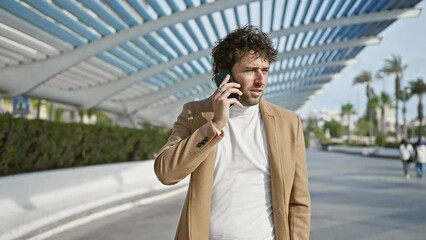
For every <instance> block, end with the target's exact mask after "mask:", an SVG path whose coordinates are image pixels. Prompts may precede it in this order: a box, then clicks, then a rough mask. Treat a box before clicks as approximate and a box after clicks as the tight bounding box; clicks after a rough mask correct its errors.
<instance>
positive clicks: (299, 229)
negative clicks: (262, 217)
mask: <svg viewBox="0 0 426 240" xmlns="http://www.w3.org/2000/svg"><path fill="white" fill-rule="evenodd" d="M295 148H296V149H295V153H296V154H295V157H296V159H295V160H296V166H295V175H294V181H293V187H292V191H291V195H290V201H289V216H288V218H289V227H290V236H291V239H293V240H305V239H306V240H307V239H309V233H310V220H311V198H310V194H309V189H308V173H307V166H306V151H305V140H304V137H303V127H302V124H301V121H300V118H299V119H298V124H297V137H296V143H295Z"/></svg>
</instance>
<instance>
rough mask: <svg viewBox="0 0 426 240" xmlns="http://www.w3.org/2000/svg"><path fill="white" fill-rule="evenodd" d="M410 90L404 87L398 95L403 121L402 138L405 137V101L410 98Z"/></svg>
mask: <svg viewBox="0 0 426 240" xmlns="http://www.w3.org/2000/svg"><path fill="white" fill-rule="evenodd" d="M411 96H412V94H411V89H410V88H409V87H405V88H404V89H401V92H400V93H399V100H400V101H402V120H403V126H404V129H403V130H404V131H403V136H404V138H406V137H407V118H406V113H407V107H406V105H407V101H408V100H409V99H410V98H411Z"/></svg>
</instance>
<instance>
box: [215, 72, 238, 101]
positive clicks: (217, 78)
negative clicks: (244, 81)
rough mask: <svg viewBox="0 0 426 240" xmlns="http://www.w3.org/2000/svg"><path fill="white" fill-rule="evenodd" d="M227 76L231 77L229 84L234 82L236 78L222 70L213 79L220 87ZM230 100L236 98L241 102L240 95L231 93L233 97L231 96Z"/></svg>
mask: <svg viewBox="0 0 426 240" xmlns="http://www.w3.org/2000/svg"><path fill="white" fill-rule="evenodd" d="M226 75H229V76H230V77H231V78H230V79H229V81H228V82H234V78H233V77H232V74H231V72H230V71H228V70H222V71H220V72H218V73H216V74H215V75H214V77H213V79H214V82H215V83H216V86H217V87H219V86H220V84H221V83H222V82H223V79H225V77H226ZM228 98H236V99H237V100H240V95H238V94H236V93H231V95H229V97H228Z"/></svg>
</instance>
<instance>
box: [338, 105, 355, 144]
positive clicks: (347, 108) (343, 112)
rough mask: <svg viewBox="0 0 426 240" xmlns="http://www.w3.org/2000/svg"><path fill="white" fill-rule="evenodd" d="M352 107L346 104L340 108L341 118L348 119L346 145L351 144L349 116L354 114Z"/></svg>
mask: <svg viewBox="0 0 426 240" xmlns="http://www.w3.org/2000/svg"><path fill="white" fill-rule="evenodd" d="M355 113H356V112H355V110H354V106H353V105H352V104H351V103H347V104H345V105H343V106H342V109H341V110H340V114H341V116H342V118H343V117H344V116H346V117H347V118H348V143H350V142H351V115H353V114H355Z"/></svg>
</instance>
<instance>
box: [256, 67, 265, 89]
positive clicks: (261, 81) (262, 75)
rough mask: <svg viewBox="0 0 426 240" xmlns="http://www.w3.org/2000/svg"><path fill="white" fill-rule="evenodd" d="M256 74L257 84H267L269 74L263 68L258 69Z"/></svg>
mask: <svg viewBox="0 0 426 240" xmlns="http://www.w3.org/2000/svg"><path fill="white" fill-rule="evenodd" d="M254 74H255V76H254V82H255V83H256V84H260V85H263V84H265V82H266V78H267V75H266V74H265V72H263V71H262V69H258V70H256V71H255V73H254Z"/></svg>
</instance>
